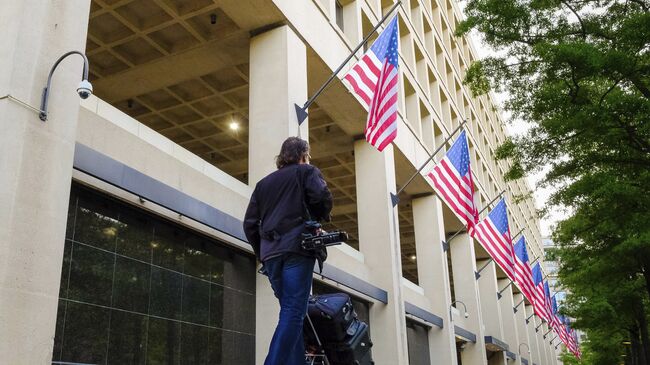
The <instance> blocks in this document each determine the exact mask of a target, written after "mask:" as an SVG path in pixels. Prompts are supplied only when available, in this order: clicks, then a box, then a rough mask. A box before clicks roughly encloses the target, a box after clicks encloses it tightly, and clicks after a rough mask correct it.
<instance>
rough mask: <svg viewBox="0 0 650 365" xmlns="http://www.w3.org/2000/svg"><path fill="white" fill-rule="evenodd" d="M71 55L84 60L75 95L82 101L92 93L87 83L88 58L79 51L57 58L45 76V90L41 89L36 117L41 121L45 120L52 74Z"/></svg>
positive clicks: (91, 88)
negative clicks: (39, 109) (39, 106)
mask: <svg viewBox="0 0 650 365" xmlns="http://www.w3.org/2000/svg"><path fill="white" fill-rule="evenodd" d="M73 54H78V55H80V56H81V57H83V59H84V68H83V73H82V74H81V82H80V83H79V86H78V87H77V93H78V94H79V97H80V98H82V99H88V97H89V96H90V95H92V93H93V85H92V84H91V83H90V82H89V81H88V68H89V67H88V57H86V55H85V54H83V53H81V52H79V51H70V52H66V53H65V54H64V55H63V56H61V57H59V59H58V60H56V62H54V66H52V69H51V70H50V74H49V75H48V76H47V84H46V85H45V88H43V96H42V97H41V112H40V114H39V115H38V117H39V118H40V119H41V120H42V121H46V120H47V101H48V99H49V96H50V84H51V83H52V75H53V74H54V71H55V70H56V68H57V67H58V66H59V63H61V61H63V59H64V58H66V57H68V56H70V55H73Z"/></svg>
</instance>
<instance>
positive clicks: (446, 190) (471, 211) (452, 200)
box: [426, 131, 478, 232]
mask: <svg viewBox="0 0 650 365" xmlns="http://www.w3.org/2000/svg"><path fill="white" fill-rule="evenodd" d="M426 176H427V177H428V178H429V179H431V181H432V182H433V187H434V189H435V190H436V193H437V194H438V196H439V197H440V198H441V199H442V200H444V202H445V203H447V205H448V206H449V208H451V210H452V211H453V212H454V213H455V214H456V215H457V216H458V218H460V220H461V221H462V222H463V223H464V224H465V225H466V226H467V228H468V231H469V232H472V231H473V229H474V226H475V225H476V223H477V222H478V210H477V209H476V205H474V180H472V169H471V168H470V163H469V147H468V146H467V135H465V131H463V132H462V133H461V134H460V135H459V136H458V139H456V141H455V142H454V144H453V145H452V146H451V148H449V151H447V154H445V157H443V158H442V160H440V162H438V164H437V165H436V166H435V167H434V168H433V169H432V170H431V172H429V173H428V174H427V175H426Z"/></svg>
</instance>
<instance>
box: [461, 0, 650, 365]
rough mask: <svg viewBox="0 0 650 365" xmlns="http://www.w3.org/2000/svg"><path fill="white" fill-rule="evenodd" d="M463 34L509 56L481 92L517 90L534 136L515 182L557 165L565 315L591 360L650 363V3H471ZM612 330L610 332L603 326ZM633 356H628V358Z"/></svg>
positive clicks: (484, 72)
mask: <svg viewBox="0 0 650 365" xmlns="http://www.w3.org/2000/svg"><path fill="white" fill-rule="evenodd" d="M465 10H466V15H467V18H466V20H464V21H463V22H461V23H460V24H459V26H458V27H457V30H456V33H457V35H462V34H466V33H468V32H469V31H471V30H473V29H475V30H477V31H478V32H479V33H480V34H481V35H482V36H483V38H484V39H485V41H486V42H487V43H488V44H489V45H490V46H492V47H493V48H494V49H496V50H497V51H499V53H498V54H499V55H501V54H503V56H493V57H488V58H486V59H483V60H480V61H477V62H474V63H473V64H472V65H471V66H470V68H469V69H468V72H467V74H466V78H465V82H466V83H467V84H469V86H470V88H471V90H472V91H473V93H474V94H482V93H486V92H488V91H489V90H497V91H507V92H508V94H509V95H510V98H509V100H508V101H507V102H506V103H505V108H506V109H507V110H509V111H510V112H512V115H513V117H514V118H516V119H519V120H521V121H524V122H526V123H527V124H528V125H529V126H530V129H529V130H528V131H527V132H526V133H525V134H524V135H522V136H519V137H515V138H511V139H508V140H507V141H506V142H505V143H504V144H503V145H501V146H500V147H499V148H498V150H497V158H502V159H509V160H510V161H511V166H512V167H511V169H510V170H509V171H508V172H507V174H506V178H507V179H518V178H521V177H523V176H525V174H527V173H531V172H536V171H540V170H541V169H542V168H548V172H547V173H546V175H545V177H544V179H543V181H542V184H543V185H550V186H553V187H555V188H556V192H555V193H554V194H553V195H552V197H551V200H550V204H551V205H555V206H560V207H566V208H570V209H571V211H572V215H571V217H569V218H567V219H566V220H564V221H562V222H560V223H559V224H558V226H557V227H556V229H555V231H554V234H553V238H554V240H555V241H556V242H557V243H558V244H559V246H560V249H559V250H558V251H557V252H556V253H555V255H556V257H557V259H558V261H559V264H560V270H559V276H560V282H561V283H562V284H563V285H565V286H566V287H567V289H568V290H569V291H570V293H569V295H568V296H567V301H566V303H565V308H564V309H563V311H565V313H567V314H569V315H571V316H573V317H575V318H576V323H575V325H576V327H578V328H582V329H583V330H584V331H585V332H586V333H587V335H588V338H589V342H588V346H586V350H587V351H588V352H589V353H588V354H587V356H585V357H584V359H585V360H584V361H585V362H587V363H593V364H612V363H618V362H620V359H621V358H624V359H625V362H626V363H629V364H647V363H648V361H650V339H649V338H648V325H647V312H648V297H649V294H650V1H648V0H469V1H468V2H467V6H466V9H465ZM604 323H606V324H608V325H609V326H607V325H606V326H603V324H604ZM621 355H626V356H624V357H621Z"/></svg>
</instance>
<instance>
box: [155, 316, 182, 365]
mask: <svg viewBox="0 0 650 365" xmlns="http://www.w3.org/2000/svg"><path fill="white" fill-rule="evenodd" d="M180 348H181V324H180V322H175V321H170V320H166V319H158V318H151V317H150V318H149V336H148V338H147V364H155V365H178V364H180V354H181V351H180Z"/></svg>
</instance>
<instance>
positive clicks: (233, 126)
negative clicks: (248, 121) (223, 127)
mask: <svg viewBox="0 0 650 365" xmlns="http://www.w3.org/2000/svg"><path fill="white" fill-rule="evenodd" d="M229 126H230V129H231V130H233V131H237V130H239V123H237V122H235V121H232V122H230V125H229Z"/></svg>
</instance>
